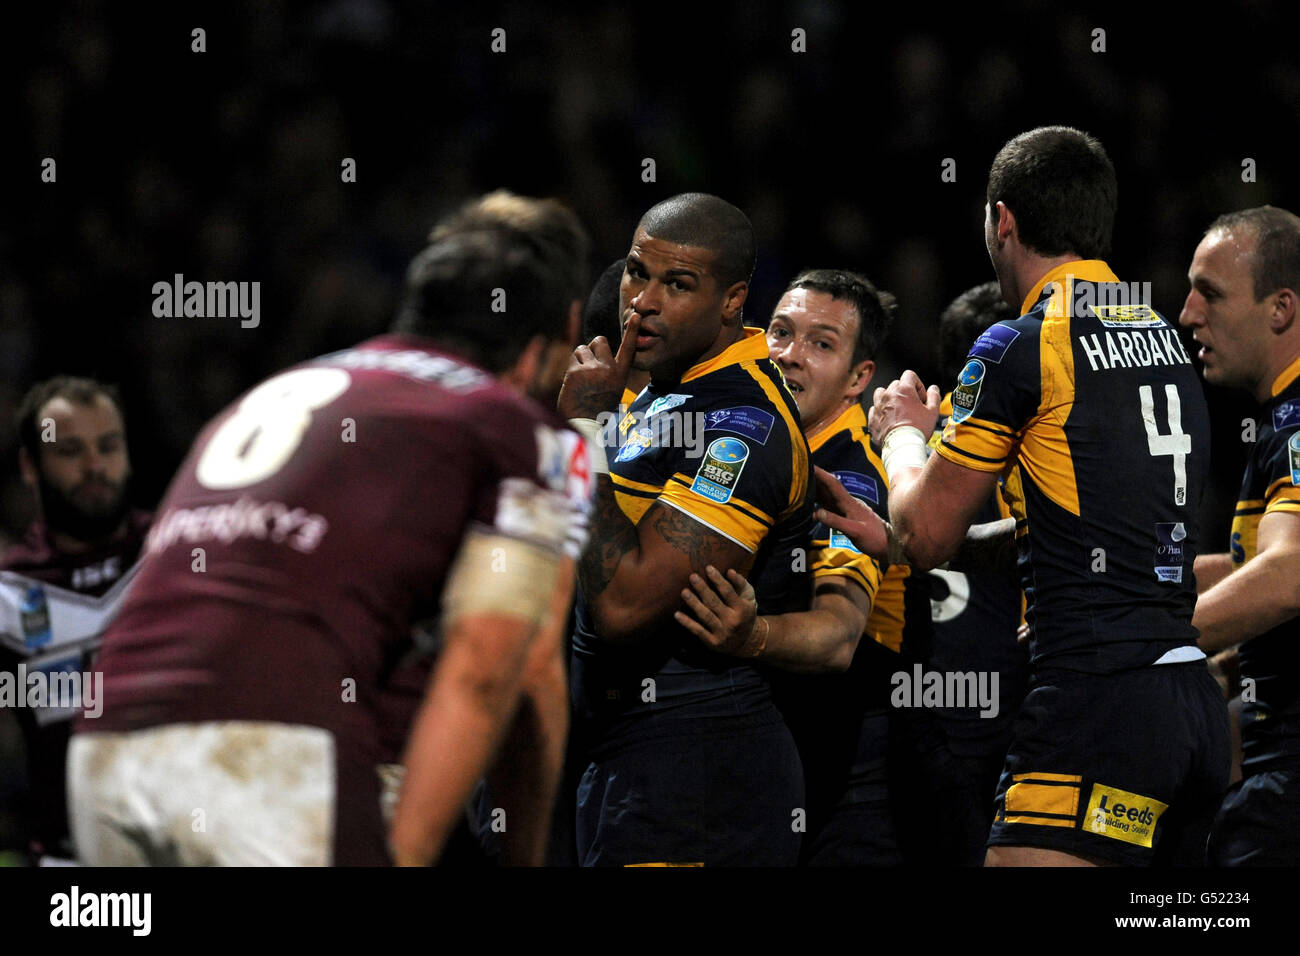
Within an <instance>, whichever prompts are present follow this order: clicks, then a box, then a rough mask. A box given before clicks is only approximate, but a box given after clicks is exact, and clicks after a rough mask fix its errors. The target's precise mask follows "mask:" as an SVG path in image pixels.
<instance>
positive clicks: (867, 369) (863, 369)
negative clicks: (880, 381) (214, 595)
mask: <svg viewBox="0 0 1300 956" xmlns="http://www.w3.org/2000/svg"><path fill="white" fill-rule="evenodd" d="M849 371H850V378H849V388H848V391H847V392H846V393H845V394H846V395H847V396H848V397H849V398H851V399H853V400H854V401H857V400H858V398H859V397H860V396H861V395H862V393H863V392H864V391H866V388H867V386H868V385H870V384H871V379H872V378H873V377H874V376H875V374H876V363H875V362H873V361H872V360H871V359H863V360H862V361H861V362H859V363H858V364H857V365H855V366H853V368H852V369H850V370H849Z"/></svg>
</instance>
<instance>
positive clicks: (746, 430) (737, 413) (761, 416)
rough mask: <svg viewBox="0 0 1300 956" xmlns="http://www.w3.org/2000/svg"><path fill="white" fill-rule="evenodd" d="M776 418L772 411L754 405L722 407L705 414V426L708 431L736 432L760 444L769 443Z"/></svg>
mask: <svg viewBox="0 0 1300 956" xmlns="http://www.w3.org/2000/svg"><path fill="white" fill-rule="evenodd" d="M775 421H776V418H775V417H774V416H773V415H772V413H771V412H765V411H763V410H762V409H761V408H755V407H754V406H752V405H741V406H739V407H737V408H720V409H718V410H717V411H716V412H709V413H708V414H707V415H705V416H704V427H705V429H706V430H708V431H724V432H735V433H736V434H737V435H744V436H745V437H746V438H752V439H754V441H756V442H758V443H759V444H760V445H766V444H767V436H768V435H770V434H772V425H773V423H775Z"/></svg>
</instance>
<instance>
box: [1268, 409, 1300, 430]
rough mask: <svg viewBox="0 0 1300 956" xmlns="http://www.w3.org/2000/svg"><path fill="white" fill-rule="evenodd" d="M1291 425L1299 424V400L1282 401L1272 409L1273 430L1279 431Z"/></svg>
mask: <svg viewBox="0 0 1300 956" xmlns="http://www.w3.org/2000/svg"><path fill="white" fill-rule="evenodd" d="M1292 425H1300V402H1283V403H1282V404H1281V405H1279V406H1278V407H1277V408H1275V409H1273V431H1275V432H1280V431H1281V430H1282V429H1284V428H1290V427H1291V426H1292Z"/></svg>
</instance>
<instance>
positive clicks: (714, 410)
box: [691, 359, 807, 447]
mask: <svg viewBox="0 0 1300 956" xmlns="http://www.w3.org/2000/svg"><path fill="white" fill-rule="evenodd" d="M691 407H692V410H693V411H695V412H696V413H698V414H700V415H702V416H703V425H704V430H705V431H728V432H732V433H734V434H737V435H741V436H744V437H745V438H749V439H751V440H752V441H754V442H756V443H758V445H760V446H764V447H765V446H767V445H769V444H771V443H773V442H775V443H776V444H777V445H781V446H787V447H788V445H789V444H790V443H791V442H798V443H800V444H804V445H806V444H807V442H806V439H805V438H804V437H803V427H802V425H801V424H800V420H799V409H798V407H797V406H796V405H795V404H794V398H793V397H792V396H791V395H790V391H789V389H788V388H786V386H785V382H784V380H783V379H782V378H781V373H780V372H779V371H778V370H777V368H776V366H775V364H774V363H773V362H772V361H771V360H770V359H759V360H756V361H753V362H738V363H736V364H734V365H729V366H727V367H726V368H724V369H720V370H719V371H718V372H716V373H714V374H713V375H710V376H708V377H707V379H704V380H701V382H700V387H699V389H698V390H697V391H696V392H695V395H694V401H693V402H692V405H691Z"/></svg>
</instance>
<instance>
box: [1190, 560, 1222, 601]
mask: <svg viewBox="0 0 1300 956" xmlns="http://www.w3.org/2000/svg"><path fill="white" fill-rule="evenodd" d="M1192 572H1193V573H1194V574H1195V575H1196V593H1197V594H1204V593H1206V592H1207V591H1209V590H1210V588H1212V587H1214V586H1215V585H1216V584H1218V583H1219V582H1220V581H1222V580H1223V579H1224V578H1226V577H1227V576H1228V575H1229V574H1231V573H1232V555H1231V554H1229V553H1228V552H1227V551H1222V552H1219V553H1218V554H1200V555H1197V556H1196V561H1195V562H1194V563H1193V564H1192Z"/></svg>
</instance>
